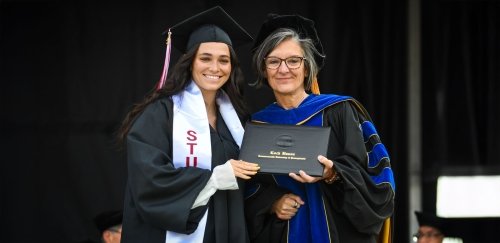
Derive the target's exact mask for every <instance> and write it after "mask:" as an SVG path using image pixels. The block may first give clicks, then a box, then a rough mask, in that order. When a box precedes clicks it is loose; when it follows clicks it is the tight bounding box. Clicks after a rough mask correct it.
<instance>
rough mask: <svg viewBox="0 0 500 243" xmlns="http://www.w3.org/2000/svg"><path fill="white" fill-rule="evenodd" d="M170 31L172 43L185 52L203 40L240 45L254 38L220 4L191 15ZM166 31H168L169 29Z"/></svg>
mask: <svg viewBox="0 0 500 243" xmlns="http://www.w3.org/2000/svg"><path fill="white" fill-rule="evenodd" d="M170 32H172V36H171V38H172V45H174V47H175V48H177V49H178V50H180V51H181V52H183V53H185V52H187V51H188V50H189V49H191V48H192V47H193V46H195V45H197V44H200V43H203V42H222V43H226V44H228V45H231V46H238V45H241V44H245V43H249V42H251V41H252V40H253V39H252V37H251V36H250V35H249V34H248V32H247V31H246V30H245V29H243V28H242V27H241V26H240V25H239V24H238V23H237V22H236V21H235V20H234V19H233V18H232V17H231V16H229V14H228V13H226V11H224V9H222V8H221V7H220V6H215V7H213V8H210V9H208V10H206V11H203V12H201V13H198V14H196V15H194V16H192V17H189V18H188V19H186V20H184V21H182V22H180V23H178V24H176V25H174V26H172V27H171V28H170ZM165 33H168V30H167V31H166V32H165Z"/></svg>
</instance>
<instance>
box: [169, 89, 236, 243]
mask: <svg viewBox="0 0 500 243" xmlns="http://www.w3.org/2000/svg"><path fill="white" fill-rule="evenodd" d="M172 101H173V103H174V118H173V122H174V124H173V132H172V133H173V135H172V139H173V140H172V144H173V145H174V146H173V153H172V157H173V158H172V159H173V163H174V166H175V168H179V167H198V168H203V169H208V170H211V169H212V146H211V142H210V127H209V123H208V116H207V111H206V108H205V102H204V101H203V96H202V94H201V91H200V89H199V87H198V86H197V85H196V83H195V82H194V81H191V83H190V84H189V85H188V87H186V89H185V90H184V91H182V92H181V93H179V94H177V95H173V96H172ZM216 102H217V104H218V105H219V111H220V113H221V115H222V118H223V119H224V122H225V123H226V125H227V127H228V128H229V131H230V132H231V135H232V137H233V139H234V141H235V142H236V143H237V144H238V146H241V141H242V139H243V132H244V130H243V126H242V125H241V123H240V120H239V118H238V115H237V113H236V111H235V110H234V107H233V106H232V104H231V101H230V100H229V97H228V96H227V94H226V93H225V92H224V91H223V90H220V91H219V92H218V95H217V98H216ZM207 215H208V210H207V211H206V212H205V215H204V216H203V218H202V219H201V220H200V223H199V224H198V228H197V229H196V230H195V231H194V232H193V233H192V234H189V235H187V234H180V233H176V232H172V231H167V232H166V240H165V242H166V243H172V242H203V237H204V235H205V226H206V222H207Z"/></svg>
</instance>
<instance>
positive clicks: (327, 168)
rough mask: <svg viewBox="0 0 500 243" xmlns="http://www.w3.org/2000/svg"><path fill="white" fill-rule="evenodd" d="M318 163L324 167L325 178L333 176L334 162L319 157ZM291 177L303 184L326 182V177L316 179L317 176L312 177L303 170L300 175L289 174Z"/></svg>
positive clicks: (321, 156)
mask: <svg viewBox="0 0 500 243" xmlns="http://www.w3.org/2000/svg"><path fill="white" fill-rule="evenodd" d="M318 161H319V162H320V163H321V164H323V165H324V169H323V176H328V175H330V174H331V171H332V168H333V161H331V160H329V159H327V158H326V157H325V156H323V155H319V156H318ZM288 175H289V176H290V177H292V178H293V179H294V180H296V181H298V182H302V183H315V182H318V181H320V180H324V179H325V177H315V176H310V175H308V174H307V173H306V172H304V171H303V170H300V171H299V174H295V173H289V174H288Z"/></svg>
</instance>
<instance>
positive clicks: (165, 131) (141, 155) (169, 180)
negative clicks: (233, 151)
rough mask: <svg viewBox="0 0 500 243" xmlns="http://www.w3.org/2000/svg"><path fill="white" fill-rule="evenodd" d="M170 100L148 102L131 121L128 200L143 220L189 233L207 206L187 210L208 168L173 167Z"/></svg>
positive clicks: (128, 143)
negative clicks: (141, 111) (130, 199)
mask: <svg viewBox="0 0 500 243" xmlns="http://www.w3.org/2000/svg"><path fill="white" fill-rule="evenodd" d="M172 123H173V119H172V102H171V101H170V100H168V99H162V100H159V101H156V102H154V103H152V104H150V105H149V106H148V107H147V108H146V109H145V110H144V112H143V113H142V114H141V115H140V116H139V117H138V118H137V119H136V120H135V121H134V124H133V125H132V127H131V129H130V131H129V133H128V136H127V166H128V177H129V178H128V184H129V187H130V192H131V197H132V201H133V202H134V203H135V205H134V206H135V207H136V209H137V212H138V214H139V215H140V217H141V218H142V219H143V220H144V222H146V223H148V224H150V225H151V226H153V227H157V228H160V229H163V230H169V231H175V232H179V233H184V234H186V233H192V232H193V231H194V230H196V228H197V226H198V222H199V221H200V219H201V217H202V216H203V215H204V213H205V211H206V210H207V206H206V205H205V206H201V207H197V208H194V209H191V207H192V205H193V203H194V201H195V199H196V197H197V196H198V194H199V193H200V191H201V190H202V189H203V188H204V187H205V185H206V184H207V182H208V180H209V178H210V176H211V171H210V170H206V169H200V168H193V167H189V168H185V167H182V168H174V166H173V163H172V157H171V156H172V146H173V145H172V125H173V124H172Z"/></svg>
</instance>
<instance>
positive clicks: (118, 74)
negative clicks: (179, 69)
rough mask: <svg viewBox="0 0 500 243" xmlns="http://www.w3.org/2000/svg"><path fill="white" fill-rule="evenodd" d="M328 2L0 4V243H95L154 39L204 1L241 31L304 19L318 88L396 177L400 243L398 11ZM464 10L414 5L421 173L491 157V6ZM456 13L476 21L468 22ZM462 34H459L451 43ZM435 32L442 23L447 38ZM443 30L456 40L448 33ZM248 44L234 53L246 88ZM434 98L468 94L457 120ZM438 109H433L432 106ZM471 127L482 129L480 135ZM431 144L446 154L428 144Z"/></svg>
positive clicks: (257, 102) (403, 86) (404, 231)
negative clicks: (122, 134)
mask: <svg viewBox="0 0 500 243" xmlns="http://www.w3.org/2000/svg"><path fill="white" fill-rule="evenodd" d="M328 2H329V4H331V5H330V6H331V7H326V5H325V4H326V3H327V2H326V1H318V2H313V1H298V0H297V1H293V0H289V1H284V0H277V1H263V0H254V1H238V2H236V1H215V0H206V1H202V0H198V1H194V0H186V1H177V2H173V1H160V0H156V1H128V2H124V1H113V2H105V1H83V0H81V1H54V0H52V1H51V0H33V1H28V0H23V1H12V0H11V1H5V0H4V1H0V80H1V84H2V88H1V89H0V94H1V96H0V107H1V110H0V117H1V121H0V122H1V130H0V134H1V135H0V137H1V138H2V139H1V144H0V145H1V146H0V148H1V150H0V152H1V158H2V159H1V169H0V195H1V200H0V242H9V243H10V242H81V241H83V240H85V239H88V238H89V239H91V240H94V241H96V240H97V239H98V238H97V237H98V236H97V231H96V230H95V228H94V227H93V224H92V221H91V219H92V218H93V217H94V216H95V214H97V213H98V212H100V211H102V210H106V209H112V208H118V207H121V206H122V203H123V195H124V186H125V181H126V163H125V161H124V152H123V151H118V150H116V148H115V145H114V132H115V130H116V129H117V127H118V124H119V122H120V121H121V119H122V118H123V116H124V115H125V114H126V112H127V111H128V109H129V108H130V107H131V105H132V104H133V103H136V102H138V101H140V100H141V99H142V98H143V97H144V95H145V94H146V93H147V92H148V91H149V90H151V89H152V88H153V86H154V84H155V83H156V81H157V80H158V78H159V76H160V72H161V68H162V65H163V58H164V46H163V43H164V39H163V38H162V36H161V32H163V30H164V29H165V28H167V27H169V26H171V25H172V24H175V23H177V22H178V21H179V20H182V19H184V18H186V17H188V16H190V15H192V14H194V13H197V12H200V11H202V10H204V9H207V8H208V7H211V6H214V5H221V6H222V7H224V8H225V9H226V10H227V11H228V12H229V13H230V14H231V15H233V16H234V17H235V19H237V20H238V21H239V22H240V23H241V25H242V26H244V27H245V28H247V30H248V31H249V33H250V34H252V35H255V34H256V33H257V31H258V27H259V24H260V23H261V22H262V21H263V20H264V18H265V16H266V14H267V13H269V12H275V13H282V14H287V13H299V14H302V15H304V16H307V17H309V18H311V19H313V20H315V21H316V25H317V29H318V32H319V35H320V37H321V39H322V41H323V45H324V47H325V50H326V54H327V60H326V64H325V68H324V69H323V70H322V72H321V73H320V87H321V89H322V92H334V93H338V94H347V95H351V96H354V97H356V98H357V99H358V100H360V101H361V102H362V103H364V104H365V106H366V107H367V109H368V111H369V112H370V114H371V115H372V118H373V119H374V121H375V124H376V125H377V128H378V131H379V133H380V134H381V136H382V139H383V140H384V142H385V144H386V146H387V147H388V150H389V152H390V154H391V160H392V164H393V169H394V172H395V177H396V184H397V195H396V203H397V204H396V213H395V225H396V231H395V242H407V241H408V239H409V234H410V230H413V229H409V227H408V216H407V215H408V188H409V187H408V180H407V177H408V175H407V170H408V164H407V161H408V159H407V144H408V143H407V139H408V137H407V100H406V99H407V77H406V75H407V74H406V69H407V61H406V60H407V50H406V48H407V22H408V21H407V16H408V15H407V3H406V1H389V0H383V1H361V0H355V1H337V0H335V1H328ZM478 2H479V4H482V5H481V6H482V7H481V6H480V7H477V6H478V3H477V2H473V1H471V2H466V1H445V0H442V1H429V2H426V1H424V3H426V4H424V5H423V6H424V8H422V9H423V13H422V16H425V18H424V17H422V19H424V21H423V27H424V28H425V29H424V30H423V34H424V35H423V38H424V39H423V48H424V50H423V54H424V55H423V58H424V60H423V65H422V67H423V77H425V78H424V79H425V80H424V83H423V90H424V91H425V92H424V95H426V96H425V97H429V96H430V97H432V98H430V99H425V101H424V102H423V106H424V107H423V110H424V114H423V116H424V120H423V124H424V128H423V130H424V131H426V132H427V131H428V130H429V129H430V131H431V132H432V133H427V134H432V135H429V136H424V138H423V139H424V141H423V143H424V145H423V149H424V151H423V154H424V155H428V156H426V158H425V159H426V161H425V164H426V165H429V163H444V162H443V161H445V160H448V159H455V158H461V159H462V160H461V161H466V162H465V163H467V161H471V160H469V158H472V159H476V160H472V161H474V162H475V163H476V164H477V165H481V164H482V163H486V162H485V161H488V163H490V164H494V163H497V164H498V161H496V162H495V161H494V158H493V156H491V155H492V153H489V154H488V153H486V152H487V151H489V152H493V151H495V149H496V151H498V149H499V144H498V141H494V140H493V139H492V138H493V137H494V135H498V133H499V131H498V128H495V124H498V115H499V113H500V111H499V108H498V106H497V105H496V104H498V100H495V99H498V98H493V97H494V96H493V94H495V93H496V94H498V92H497V91H498V79H499V73H498V72H499V71H498V65H499V62H498V61H499V60H498V54H499V52H498V43H500V42H499V40H498V29H499V28H498V27H499V23H498V17H497V16H495V14H494V13H495V12H494V11H496V13H498V4H496V2H494V1H489V2H488V1H478ZM469 5H473V6H475V8H470V7H469ZM484 5H486V7H484ZM457 6H458V7H457ZM488 6H489V7H490V8H491V7H493V9H492V10H488V8H487V7H488ZM455 8H458V10H457V9H455ZM457 11H458V13H459V14H456V12H457ZM469 11H476V12H475V13H474V15H473V16H469V15H468V13H469ZM491 11H493V12H491ZM443 12H444V13H446V14H445V15H442V13H443ZM484 12H487V13H489V14H487V15H484V14H483V13H484ZM443 16H444V17H443ZM467 16H469V17H467ZM485 16H489V18H490V20H487V21H486V22H487V23H488V25H487V26H489V27H482V28H483V29H480V30H479V31H478V30H477V28H476V29H475V28H474V27H477V26H478V25H482V24H483V22H480V21H483V20H480V19H482V18H485ZM474 21H476V22H474ZM450 23H455V24H456V26H455V25H451V24H450ZM447 24H448V25H447ZM463 25H466V26H467V27H468V28H466V30H467V31H468V32H465V33H462V30H461V28H460V26H463ZM439 26H443V28H445V27H447V26H448V27H447V28H448V32H445V31H441V29H439ZM453 26H455V27H453ZM457 32H460V33H461V36H462V37H463V38H455V37H454V36H452V35H457V34H459V33H457ZM467 36H470V37H469V38H466V37H467ZM450 38H452V39H450ZM478 38H481V39H478ZM460 41H463V42H465V44H464V43H462V42H460ZM436 43H439V45H437V44H436ZM485 43H486V44H487V45H485ZM451 44H453V45H451ZM448 46H450V47H448ZM451 46H453V47H454V49H451V48H452V47H451ZM445 47H448V48H449V49H446V48H445ZM249 48H250V46H243V47H241V48H239V49H237V51H238V53H239V58H240V60H241V62H242V65H243V71H244V72H245V73H246V77H247V81H252V80H253V77H254V76H253V74H252V70H251V68H250V55H249ZM464 49H465V50H464ZM477 49H480V52H478V51H477ZM462 51H467V53H469V55H465V56H464V55H462V54H460V53H461V52H462ZM453 53H454V54H453ZM455 55H456V56H455ZM176 56H178V53H175V52H174V60H175V58H176ZM457 56H459V57H460V58H456V57H457ZM478 62H479V63H478ZM439 65H445V68H442V67H441V66H439ZM467 68H468V69H467ZM456 70H460V71H462V72H464V73H461V74H460V73H456V72H455V71H456ZM467 70H468V71H467ZM445 71H446V72H445ZM485 71H486V72H485ZM462 74H463V75H462ZM477 84H480V85H477ZM450 87H451V88H450ZM453 87H455V88H453ZM456 87H460V88H461V89H456ZM476 87H477V88H476ZM481 91H488V92H487V93H486V94H485V95H479V94H483V93H479V92H481ZM443 92H445V93H449V94H453V96H455V95H456V96H459V97H466V96H465V94H472V96H470V97H469V98H470V99H461V102H463V103H462V105H463V106H466V107H469V108H471V110H469V113H468V114H462V113H461V111H463V110H464V109H460V108H455V107H456V106H455V105H457V104H455V103H454V100H449V99H450V98H454V97H452V96H445V97H444V98H442V97H441V96H440V95H441V94H442V93H443ZM245 95H246V99H247V101H248V103H249V104H250V107H251V108H252V110H253V111H255V110H257V109H259V108H262V107H263V106H264V105H266V104H268V103H269V102H271V101H273V100H272V96H271V94H270V92H269V90H267V89H261V90H255V89H253V88H251V87H245ZM434 98H435V99H436V100H434ZM443 99H444V103H445V107H443V108H444V109H445V110H446V112H445V111H442V110H436V109H435V107H436V103H439V104H441V103H440V101H442V100H443ZM495 102H496V103H495ZM485 103H486V105H485ZM427 112H429V113H427ZM464 116H465V117H464ZM457 117H460V118H464V119H465V118H467V119H469V120H471V119H472V120H475V122H471V123H467V129H469V130H470V131H475V129H479V130H477V131H476V132H471V133H469V134H468V136H459V138H463V139H457V138H456V137H453V136H451V132H453V131H451V130H447V129H450V128H449V127H447V124H448V121H449V120H453V119H456V118H457ZM485 121H486V122H487V123H485ZM495 122H496V123H495ZM484 124H489V125H488V128H489V129H492V131H493V132H492V133H489V132H488V133H487V132H486V130H484V129H486V128H484V127H481V126H480V125H484ZM443 129H444V130H446V131H448V132H446V133H442V131H443ZM462 135H463V134H462ZM471 136H472V137H471ZM451 138H453V139H451ZM490 138H491V139H490ZM485 139H486V140H485ZM467 141H473V142H474V144H475V147H473V148H474V150H473V151H469V150H459V151H461V152H462V153H465V154H467V155H466V156H460V155H459V154H456V153H454V152H456V151H457V150H456V149H462V148H463V146H455V145H454V144H455V143H457V144H459V145H464V144H461V143H464V142H465V143H466V142H467ZM443 144H447V145H446V146H447V147H446V148H447V149H443V150H442V149H441V148H440V147H439V146H444V145H443ZM487 144H488V146H487V149H481V148H484V146H485V145H487ZM466 145H467V144H466ZM467 147H468V146H467ZM433 148H436V150H439V154H440V156H438V157H436V158H435V160H427V159H428V158H429V157H433V156H431V154H433V153H436V151H435V150H433ZM485 150H486V151H485ZM473 154H474V155H477V156H475V157H474V156H472V155H473ZM469 155H470V156H471V157H468V156H469ZM483 156H486V157H483ZM488 156H489V157H488ZM483 159H489V160H483ZM447 163H453V161H452V160H450V161H448V162H447ZM424 174H425V170H424ZM426 198H431V200H432V196H426V195H424V198H423V199H424V201H426V200H428V199H426ZM424 205H425V204H424ZM429 205H430V204H429ZM428 207H430V206H428Z"/></svg>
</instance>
